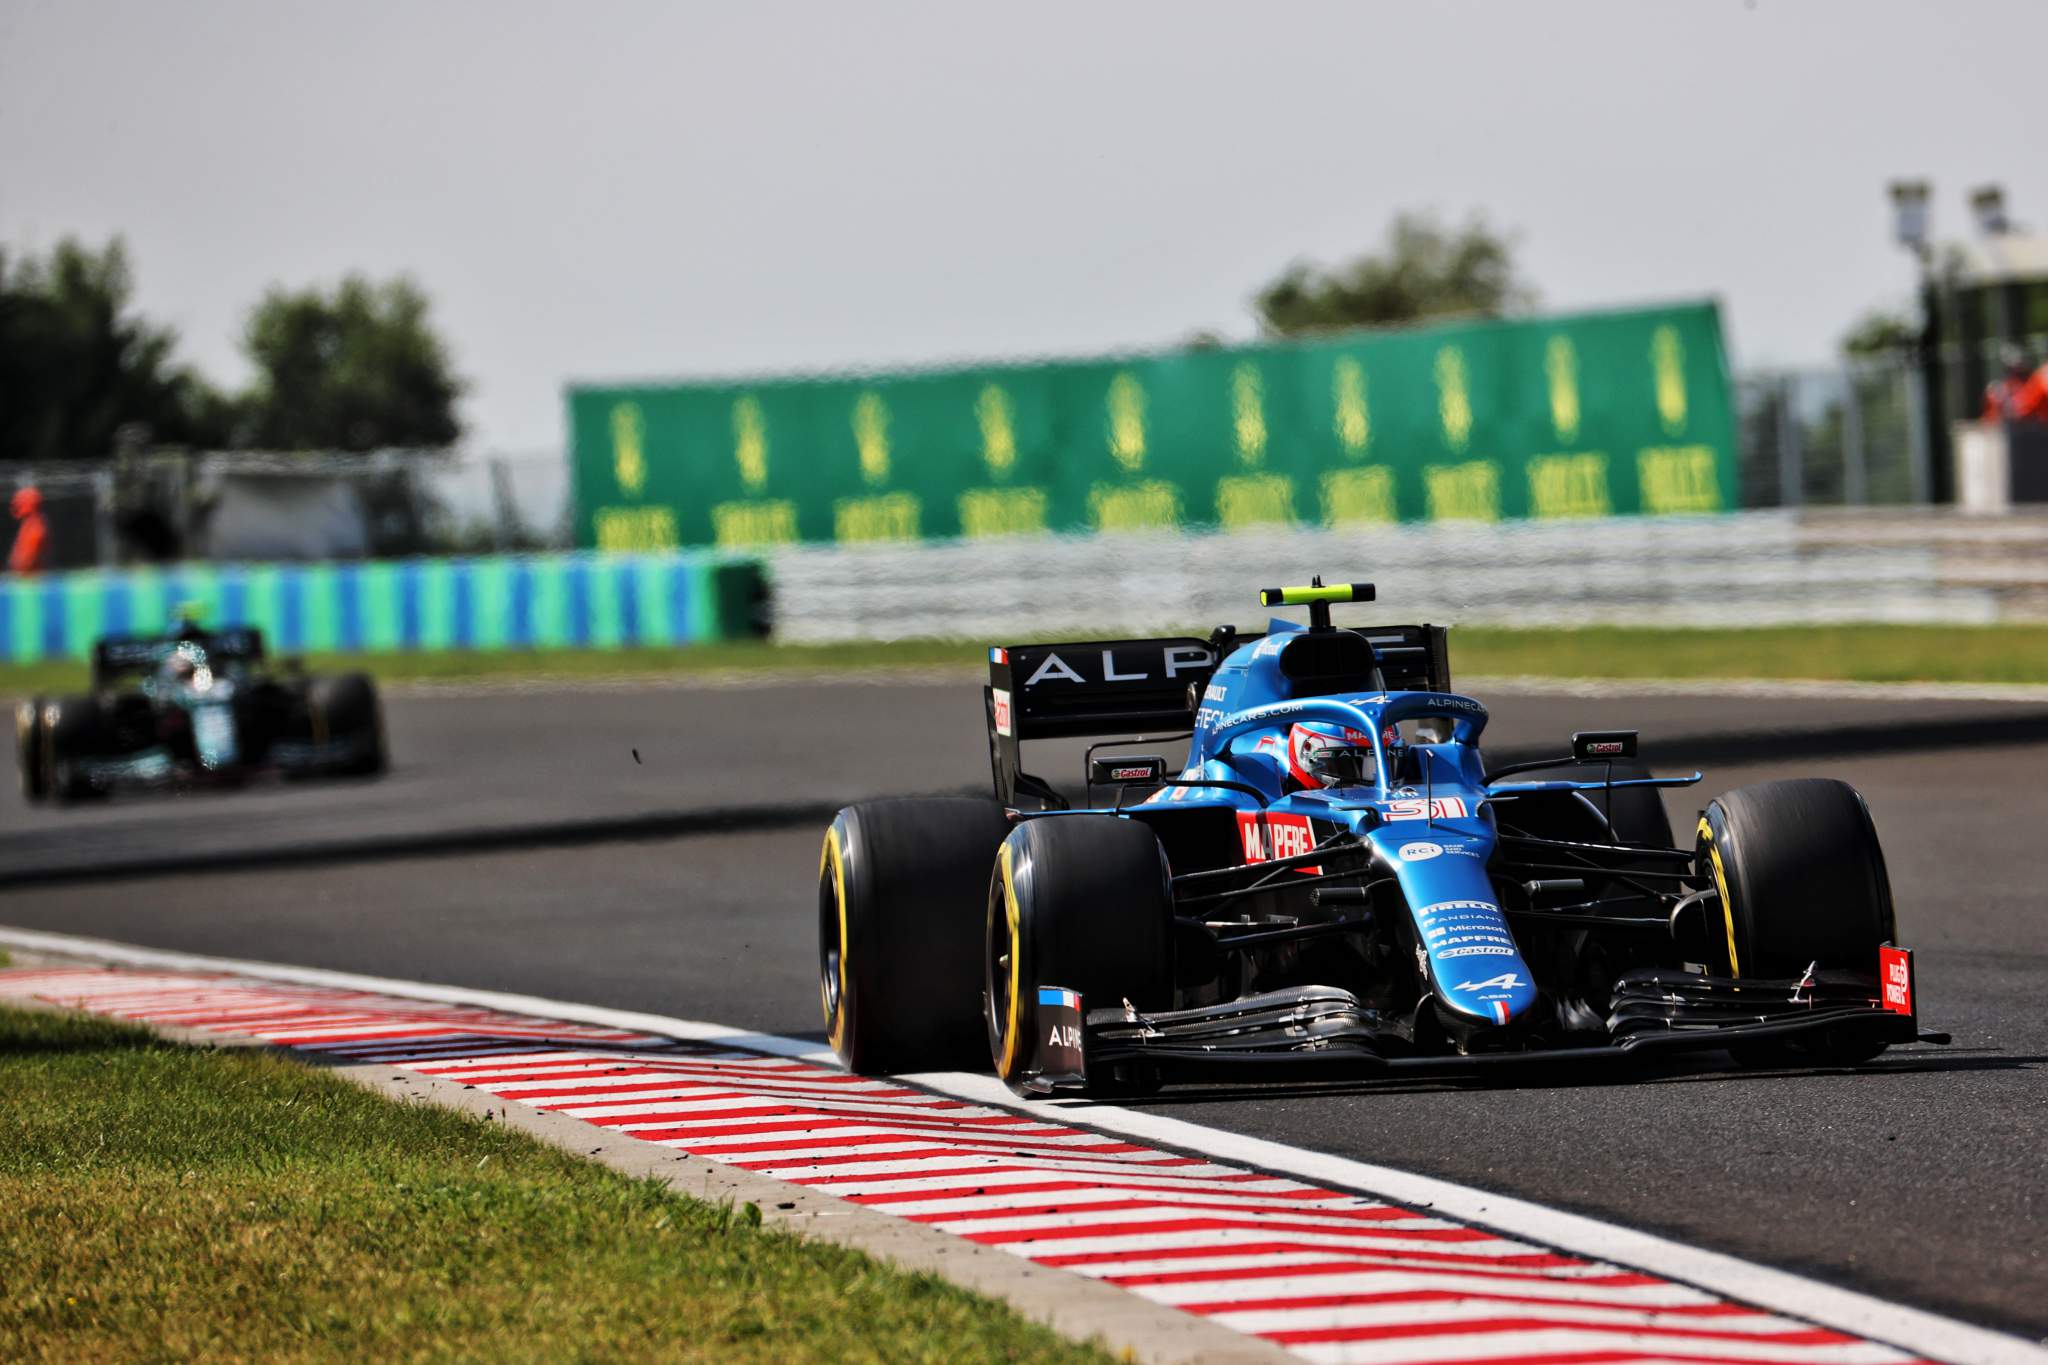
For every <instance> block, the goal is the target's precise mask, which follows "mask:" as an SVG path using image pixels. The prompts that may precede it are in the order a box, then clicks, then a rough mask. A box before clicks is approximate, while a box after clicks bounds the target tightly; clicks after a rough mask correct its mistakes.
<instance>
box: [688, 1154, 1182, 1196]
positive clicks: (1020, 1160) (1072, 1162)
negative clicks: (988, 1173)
mask: <svg viewBox="0 0 2048 1365" xmlns="http://www.w3.org/2000/svg"><path fill="white" fill-rule="evenodd" d="M668 1145H685V1144H668ZM925 1145H926V1147H928V1148H936V1147H941V1146H943V1145H944V1144H943V1143H937V1142H933V1143H927V1144H925ZM764 1159H768V1160H774V1159H775V1158H773V1157H772V1156H771V1157H768V1158H764ZM1172 1159H1173V1158H1172V1156H1171V1154H1161V1155H1159V1156H1156V1157H1151V1158H1149V1159H1148V1160H1147V1161H1146V1162H1145V1163H1144V1164H1154V1165H1157V1164H1164V1163H1165V1162H1168V1161H1171V1160H1172ZM1115 1160H1116V1161H1118V1162H1131V1163H1133V1164H1136V1163H1137V1162H1138V1159H1137V1158H1135V1157H1118V1158H1115ZM749 1164H751V1163H749ZM977 1164H980V1165H985V1166H1016V1165H1028V1166H1032V1167H1034V1168H1035V1169H1037V1170H1040V1171H1063V1172H1071V1173H1073V1174H1075V1175H1103V1176H1110V1177H1117V1176H1121V1175H1122V1174H1123V1173H1124V1172H1125V1171H1126V1170H1129V1169H1130V1166H1127V1165H1124V1166H1120V1165H1111V1164H1108V1163H1107V1162H1092V1163H1091V1162H1088V1161H1086V1160H1084V1159H1082V1158H1080V1157H1063V1158H1058V1159H1054V1158H1046V1157H1017V1156H1012V1155H1010V1154H1009V1153H1007V1152H1003V1153H983V1152H966V1151H961V1150H959V1149H958V1148H953V1149H951V1150H947V1151H943V1152H939V1153H937V1154H936V1155H933V1156H921V1157H911V1158H908V1159H906V1160H903V1161H864V1162H860V1163H858V1164H842V1165H837V1166H829V1167H819V1166H817V1165H815V1164H812V1165H789V1166H782V1165H777V1166H773V1167H763V1168H762V1172H763V1174H769V1175H773V1174H775V1173H776V1172H778V1171H780V1172H786V1174H781V1175H778V1176H777V1179H780V1180H788V1181H791V1182H793V1183H795V1184H798V1185H810V1184H816V1183H818V1182H819V1181H820V1180H821V1179H823V1178H827V1177H832V1176H838V1175H849V1176H856V1177H858V1176H867V1175H893V1174H897V1173H901V1172H908V1171H950V1170H958V1169H962V1168H968V1167H972V1166H975V1165H977ZM1172 1169H1176V1170H1178V1169H1185V1168H1181V1167H1174V1168H1172ZM823 1188H824V1192H825V1193H827V1194H832V1193H836V1192H837V1191H838V1190H839V1189H840V1188H843V1187H841V1186H836V1185H828V1186H824V1187H823Z"/></svg>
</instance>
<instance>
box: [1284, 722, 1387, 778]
mask: <svg viewBox="0 0 2048 1365" xmlns="http://www.w3.org/2000/svg"><path fill="white" fill-rule="evenodd" d="M1287 775H1288V776H1289V777H1291V778H1293V779H1294V780H1295V781H1296V782H1297V783H1299V784H1300V785H1301V786H1303V787H1361V786H1370V785H1371V784H1372V782H1373V781H1374V773H1373V763H1372V736H1370V735H1368V734H1366V733H1365V731H1363V730H1354V729H1352V728H1351V727H1350V726H1348V725H1339V724H1337V723H1335V722H1334V721H1322V720H1305V721H1301V722H1299V723H1298V724H1296V725H1294V726H1293V727H1292V728H1291V729H1289V730H1288V732H1287Z"/></svg>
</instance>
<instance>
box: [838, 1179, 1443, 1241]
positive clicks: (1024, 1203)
mask: <svg viewBox="0 0 2048 1365" xmlns="http://www.w3.org/2000/svg"><path fill="white" fill-rule="evenodd" d="M1121 1200H1133V1201H1137V1202H1139V1203H1141V1204H1150V1205H1181V1204H1209V1203H1215V1204H1219V1205H1222V1206H1223V1207H1221V1208H1218V1209H1214V1210H1210V1211H1211V1212H1216V1213H1224V1214H1233V1215H1234V1214H1238V1213H1242V1212H1246V1211H1249V1210H1250V1209H1252V1208H1254V1207H1256V1208H1257V1209H1259V1210H1262V1211H1264V1212H1268V1213H1272V1214H1274V1216H1276V1217H1281V1216H1284V1217H1308V1216H1310V1215H1313V1214H1325V1215H1327V1214H1330V1213H1333V1212H1346V1213H1349V1212H1355V1211H1357V1209H1358V1207H1359V1205H1358V1202H1357V1201H1356V1200H1355V1199H1353V1198H1352V1196H1350V1195H1344V1194H1330V1195H1324V1196H1321V1197H1319V1198H1316V1199H1275V1198H1274V1196H1273V1193H1272V1192H1271V1191H1261V1190H1249V1191H1247V1190H1244V1189H1242V1188H1240V1187H1238V1186H1235V1185H1224V1184H1219V1183H1216V1182H1211V1183H1210V1184H1209V1185H1207V1186H1205V1187H1201V1188H1196V1189H1168V1190H1160V1189H1140V1190H1133V1189H1119V1188H1118V1187H1116V1186H1114V1185H1098V1186H1096V1187H1095V1188H1094V1189H1087V1190H1030V1189H1025V1190H1015V1191H1010V1192H997V1191H993V1190H986V1191H985V1192H984V1193H981V1194H956V1195H951V1196H949V1197H947V1198H944V1199H905V1200H900V1201H899V1200H892V1201H890V1202H889V1203H886V1204H878V1205H875V1206H874V1207H876V1208H880V1209H882V1210H884V1211H886V1212H888V1213H893V1214H895V1215H896V1216H897V1217H899V1218H913V1217H917V1216H919V1215H921V1214H927V1213H958V1212H961V1211H963V1210H967V1209H1003V1208H1034V1207H1037V1206H1039V1205H1057V1206H1058V1207H1059V1208H1061V1209H1077V1210H1078V1209H1081V1208H1085V1207H1086V1206H1088V1205H1090V1204H1110V1203H1116V1202H1118V1201H1121ZM1283 1210H1284V1213H1283V1212H1282V1211H1283ZM1143 1212H1144V1209H1143V1208H1135V1209H1129V1210H1126V1213H1127V1214H1132V1215H1135V1214H1139V1213H1143ZM1336 1225H1338V1226H1344V1227H1377V1228H1407V1229H1410V1230H1412V1231H1420V1230H1422V1229H1424V1228H1453V1227H1459V1226H1462V1225H1461V1224H1457V1223H1446V1222H1444V1221H1443V1220H1442V1219H1439V1218H1345V1219H1343V1220H1341V1222H1338V1223H1336Z"/></svg>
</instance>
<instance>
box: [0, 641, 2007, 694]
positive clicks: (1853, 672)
mask: <svg viewBox="0 0 2048 1365" xmlns="http://www.w3.org/2000/svg"><path fill="white" fill-rule="evenodd" d="M1193 633H1202V632H1193ZM1068 638H1073V637H1071V636H1069V637H1068ZM1011 643H1015V642H1014V641H1013V642H1011ZM983 648H984V642H981V641H961V640H893V641H888V642H884V643H869V644H843V645H783V644H771V643H767V642H764V641H749V642H744V643H733V644H716V645H698V646H694V647H692V648H688V649H624V650H561V651H548V652H535V653H511V654H464V653H445V654H380V655H347V654H330V655H313V656H311V657H309V658H308V659H307V661H306V662H307V665H308V667H310V668H313V669H315V670H319V671H336V670H346V669H357V668H361V669H366V670H368V671H369V672H371V673H374V674H376V675H377V676H378V677H379V678H382V679H385V680H387V681H391V682H408V681H418V680H426V681H435V680H439V681H449V682H460V681H471V680H493V679H500V680H502V679H521V678H531V679H552V680H557V681H562V682H572V683H573V682H574V681H576V680H577V679H588V678H599V677H603V678H611V677H634V676H649V677H652V676H671V677H688V676H691V675H701V674H706V673H732V672H748V673H761V674H767V675H801V674H803V673H805V672H816V671H819V670H841V669H861V668H945V667H954V668H960V669H967V670H971V669H974V668H976V667H978V666H979V665H980V663H981V661H982V659H983V657H984V656H983V653H982V650H983ZM1451 666H1452V671H1453V673H1454V674H1455V675H1458V676H1479V675H1491V676H1502V675H1519V676H1529V677H1547V678H1820V679H1830V680H1850V681H1858V682H1899V681H1907V680H1914V681H1926V682H1995V683H2014V682H2021V683H2048V626H2037V625H2018V626H1885V625H1843V626H1776V627H1767V628H1761V629H1748V630H1712V629H1704V630H1696V629H1685V628H1675V627H1674V628H1660V627H1654V626H1588V627H1582V628H1579V629H1575V630H1551V629H1538V630H1515V629H1504V628H1500V627H1495V626H1460V627H1457V628H1455V629H1454V630H1453V631H1452V632H1451ZM85 680H86V671H85V667H84V665H82V664H75V663H69V662H66V663H51V664H33V665H27V666H22V667H17V668H0V696H8V695H11V696H28V695H31V694H34V693H49V692H66V691H77V690H78V689H80V688H82V687H84V686H85Z"/></svg>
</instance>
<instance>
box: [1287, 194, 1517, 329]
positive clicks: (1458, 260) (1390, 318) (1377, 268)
mask: <svg viewBox="0 0 2048 1365" xmlns="http://www.w3.org/2000/svg"><path fill="white" fill-rule="evenodd" d="M1535 298H1536V295H1535V291H1534V290H1533V289H1531V288H1530V287H1529V286H1528V285H1527V284H1526V283H1524V282H1523V281H1522V280H1521V279H1520V278H1519V276H1518V275H1517V274H1516V271H1515V261H1514V243H1513V241H1512V239H1511V238H1509V237H1506V236H1503V235H1501V234H1499V233H1496V232H1494V231H1493V230H1492V229H1491V228H1490V227H1488V226H1487V223H1486V220H1485V218H1484V217H1482V216H1480V215H1478V214H1474V215H1473V216H1472V217H1470V218H1468V219H1467V220H1466V221H1465V223H1464V225H1463V226H1462V227H1450V226H1448V225H1446V224H1445V223H1443V222H1442V221H1441V220H1440V219H1439V218H1438V217H1437V216H1436V215H1435V214H1433V213H1402V214H1398V215H1396V216H1395V218H1394V222H1393V225H1392V226H1391V227H1390V228H1389V229H1388V230H1387V240H1386V245H1385V247H1384V248H1383V250H1382V251H1381V252H1380V253H1378V254H1369V255H1364V256H1359V257H1357V258H1356V259H1354V260H1352V261H1350V262H1348V263H1346V264H1344V265H1341V266H1338V267H1336V268H1335V269H1332V270H1323V269H1320V268H1317V267H1314V266H1310V265H1308V264H1307V263H1305V262H1301V261H1297V262H1295V263H1294V264H1293V265H1290V266H1289V267H1288V268H1287V269H1286V270H1285V271H1284V272H1282V273H1281V275H1280V276H1279V278H1277V279H1275V280H1274V281H1272V282H1271V283H1270V284H1268V285H1267V286H1266V287H1265V288H1264V289H1262V290H1260V291H1259V294H1258V297H1257V298H1256V300H1255V301H1254V307H1255V308H1256V309H1257V312H1258V316H1259V325H1260V326H1261V327H1262V328H1263V329H1264V330H1265V331H1266V332H1268V333H1269V334H1272V335H1275V336H1302V335H1305V334H1309V333H1314V332H1327V331H1336V330H1341V329H1343V328H1347V327H1372V326H1383V325H1386V324H1389V323H1401V322H1416V321H1419V320H1421V319H1423V318H1439V317H1451V316H1462V317H1482V318H1491V317H1500V316H1502V315H1503V314H1506V313H1511V312H1515V311H1517V310H1520V309H1524V308H1527V307H1529V306H1531V305H1532V304H1533V303H1534V302H1535Z"/></svg>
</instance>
